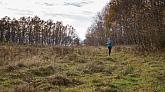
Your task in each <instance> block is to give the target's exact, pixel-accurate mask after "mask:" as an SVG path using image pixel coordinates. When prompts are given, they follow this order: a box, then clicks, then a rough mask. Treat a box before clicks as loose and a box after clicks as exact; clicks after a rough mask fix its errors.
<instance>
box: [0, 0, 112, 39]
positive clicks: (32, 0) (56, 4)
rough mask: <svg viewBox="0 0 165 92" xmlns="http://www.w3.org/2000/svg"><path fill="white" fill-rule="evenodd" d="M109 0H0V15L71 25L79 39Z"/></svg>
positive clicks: (83, 36)
mask: <svg viewBox="0 0 165 92" xmlns="http://www.w3.org/2000/svg"><path fill="white" fill-rule="evenodd" d="M108 1H109V0H0V17H1V18H2V17H4V16H9V17H11V18H13V17H15V18H18V17H22V16H31V17H33V16H35V15H37V16H39V17H40V18H42V19H44V20H48V19H52V20H53V21H54V22H56V21H63V23H64V25H66V24H69V25H72V26H73V27H74V28H75V29H76V32H77V33H78V35H79V37H80V38H81V40H83V39H85V34H86V30H87V28H88V27H89V26H90V25H91V23H92V21H93V17H95V15H96V13H97V12H99V11H101V9H102V8H103V7H104V6H105V4H106V3H108Z"/></svg>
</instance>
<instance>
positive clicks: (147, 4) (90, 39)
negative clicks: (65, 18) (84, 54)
mask: <svg viewBox="0 0 165 92" xmlns="http://www.w3.org/2000/svg"><path fill="white" fill-rule="evenodd" d="M109 38H110V39H111V40H112V42H113V44H114V45H116V46H117V45H129V46H134V47H136V50H139V51H155V50H161V49H164V48H165V1H164V0H111V2H110V3H108V4H107V5H106V6H105V7H104V9H103V10H102V11H101V12H99V13H98V14H97V16H96V18H95V21H94V22H93V24H92V25H91V26H90V27H89V28H88V33H87V35H86V40H85V43H86V44H88V45H94V46H100V45H103V46H105V43H106V41H107V39H109Z"/></svg>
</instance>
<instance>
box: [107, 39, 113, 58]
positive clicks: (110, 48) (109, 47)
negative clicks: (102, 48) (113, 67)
mask: <svg viewBox="0 0 165 92" xmlns="http://www.w3.org/2000/svg"><path fill="white" fill-rule="evenodd" d="M107 47H108V50H109V56H110V55H111V50H112V41H111V40H109V41H108V43H107Z"/></svg>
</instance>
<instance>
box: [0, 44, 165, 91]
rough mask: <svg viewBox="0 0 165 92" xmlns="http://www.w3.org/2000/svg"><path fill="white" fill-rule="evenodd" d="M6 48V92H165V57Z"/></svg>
mask: <svg viewBox="0 0 165 92" xmlns="http://www.w3.org/2000/svg"><path fill="white" fill-rule="evenodd" d="M107 51H108V50H107V48H105V47H89V46H88V47H85V46H80V47H74V48H73V47H60V46H55V47H54V46H49V47H31V46H8V45H7V46H6V45H4V46H0V92H165V53H164V52H154V53H150V54H140V53H133V52H131V51H125V50H123V49H122V48H119V47H114V48H113V51H112V54H111V56H108V52H107Z"/></svg>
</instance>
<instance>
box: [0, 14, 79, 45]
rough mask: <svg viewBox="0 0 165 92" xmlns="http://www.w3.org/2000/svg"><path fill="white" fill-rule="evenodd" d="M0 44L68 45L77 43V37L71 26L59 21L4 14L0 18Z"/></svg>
mask: <svg viewBox="0 0 165 92" xmlns="http://www.w3.org/2000/svg"><path fill="white" fill-rule="evenodd" d="M0 44H1V45H2V44H19V45H40V46H45V45H61V46H70V45H76V44H79V37H78V36H77V34H76V32H75V29H74V28H73V27H72V26H70V25H66V26H64V25H63V23H62V22H60V21H57V22H56V23H54V22H53V21H52V20H50V19H49V20H47V21H44V20H42V19H40V18H39V17H38V16H34V17H20V18H19V19H16V18H13V19H11V18H10V17H8V16H5V17H3V18H1V19H0Z"/></svg>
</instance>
